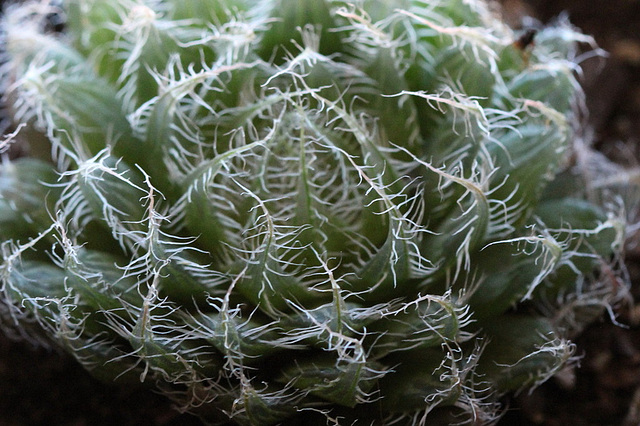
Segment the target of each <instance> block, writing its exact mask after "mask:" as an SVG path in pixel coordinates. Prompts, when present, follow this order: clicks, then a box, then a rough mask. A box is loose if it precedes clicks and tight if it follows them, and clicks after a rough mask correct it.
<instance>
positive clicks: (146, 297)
mask: <svg viewBox="0 0 640 426" xmlns="http://www.w3.org/2000/svg"><path fill="white" fill-rule="evenodd" d="M52 17H54V18H56V19H62V22H64V30H63V31H62V32H54V31H52V30H51V28H50V27H51V20H52ZM3 28H4V42H5V53H4V60H5V62H4V64H3V73H2V83H3V85H4V92H5V100H6V104H7V111H8V113H9V116H10V117H11V119H12V120H13V122H14V123H15V125H16V128H17V131H16V133H14V134H12V135H9V136H7V137H6V138H5V139H4V141H3V142H2V145H0V151H4V152H6V151H7V150H9V148H10V147H11V146H12V145H14V144H15V143H17V142H16V141H20V143H21V144H23V149H26V150H27V151H28V152H29V156H28V157H25V158H19V159H16V160H12V161H9V160H8V159H7V158H5V160H4V161H3V162H2V164H1V165H0V194H1V198H0V237H1V241H2V246H1V250H2V251H1V253H2V262H1V264H0V277H1V279H2V281H1V283H0V294H1V296H0V302H1V303H0V318H1V319H2V327H3V329H5V331H6V332H7V333H13V334H16V333H17V334H20V335H21V336H23V337H26V338H29V339H35V340H37V341H39V342H42V343H45V344H49V345H53V346H56V347H61V348H63V349H64V350H66V351H68V352H69V353H70V354H72V355H73V356H75V357H76V358H77V359H78V361H79V362H80V363H82V364H83V365H84V366H85V367H86V368H87V369H88V370H89V371H90V372H92V373H93V374H94V375H95V376H96V377H99V378H101V379H103V380H108V381H115V382H116V383H118V382H120V383H130V382H139V381H142V382H144V383H145V384H147V385H149V387H151V388H155V389H159V390H161V391H162V392H164V393H166V394H167V395H168V396H169V397H171V398H172V399H173V400H175V401H176V402H177V403H178V407H179V408H180V409H182V410H185V411H191V412H194V413H196V414H197V415H199V416H201V417H202V418H203V419H204V420H205V421H207V422H209V423H213V424H218V423H219V424H225V423H226V422H229V421H231V422H234V423H236V424H243V425H271V424H288V425H292V424H345V425H346V424H363V425H365V424H366V425H370V424H416V425H417V424H430V425H431V424H450V423H452V422H458V423H467V422H469V423H474V424H475V423H477V424H485V423H491V422H494V421H495V420H496V419H497V418H498V417H499V412H500V403H499V398H500V397H501V396H502V395H504V394H505V393H507V392H512V391H518V390H522V389H527V388H530V387H532V386H535V385H538V384H540V383H542V382H543V381H545V380H547V379H548V378H550V377H551V376H553V375H554V374H556V373H557V372H558V371H560V370H561V369H563V368H564V367H565V366H567V365H570V364H571V362H572V360H573V357H574V345H573V344H572V343H571V342H570V340H569V339H570V338H571V336H572V334H573V333H575V332H576V331H578V330H580V329H581V327H583V326H584V325H586V324H588V323H589V322H590V321H592V320H593V319H595V318H597V317H598V316H599V315H601V314H602V313H603V311H605V310H607V309H610V308H611V306H612V305H613V304H614V303H615V302H616V301H617V300H618V299H619V297H620V295H621V294H622V292H621V291H622V290H623V289H624V276H622V275H621V272H620V271H621V255H622V245H623V241H624V238H625V235H626V234H625V233H626V228H625V220H624V217H625V214H624V213H623V210H622V209H621V203H620V202H618V201H619V200H620V198H619V197H616V192H615V189H616V188H619V187H622V186H624V187H628V185H627V184H626V183H625V182H624V180H618V181H616V182H615V185H614V184H607V183H606V180H599V181H598V183H597V184H595V183H594V182H595V181H594V178H593V176H592V175H590V174H588V173H584V172H585V170H586V169H585V168H584V167H581V165H584V164H585V162H584V161H581V159H584V158H586V157H585V156H588V155H590V154H588V153H589V151H588V150H586V149H584V148H580V147H579V146H578V145H577V144H576V142H575V137H574V127H575V125H576V123H578V121H579V120H578V116H577V114H576V110H577V107H578V106H579V105H580V102H581V91H580V87H579V85H578V83H577V82H576V78H575V74H576V72H577V71H578V70H579V69H578V65H577V63H576V61H575V52H576V50H575V49H576V43H579V42H587V43H589V42H590V38H588V37H586V36H584V35H581V34H579V33H578V32H576V31H575V30H574V29H573V28H571V27H570V26H568V25H566V24H564V25H558V26H554V27H549V28H545V29H541V30H540V31H539V33H538V34H537V36H536V38H535V46H524V45H522V44H520V45H518V44H517V43H516V44H514V41H515V40H517V39H518V37H519V36H520V34H519V33H516V32H514V31H513V30H511V29H510V28H508V27H507V26H505V25H504V24H503V23H502V22H501V21H500V19H499V18H498V17H497V15H496V13H495V11H493V10H492V9H491V8H490V7H489V6H488V5H487V4H486V3H485V2H482V1H477V0H431V1H424V0H395V1H372V0H353V1H347V0H344V1H342V0H311V1H306V2H303V1H297V0H264V1H259V2H249V1H245V0H218V1H212V0H179V1H176V0H64V1H63V2H62V4H53V3H51V2H46V1H35V2H27V3H23V4H20V5H14V6H11V7H9V8H7V11H6V14H5V17H4V25H3ZM578 148H579V149H578ZM589 158H592V157H589ZM589 170H591V169H589ZM598 176H600V175H598Z"/></svg>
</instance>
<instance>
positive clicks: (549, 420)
mask: <svg viewBox="0 0 640 426" xmlns="http://www.w3.org/2000/svg"><path fill="white" fill-rule="evenodd" d="M502 3H504V7H505V9H504V10H505V17H506V18H507V19H508V20H509V21H510V22H511V23H512V24H513V25H514V26H520V25H522V20H521V16H522V15H523V14H526V15H530V16H534V17H536V18H537V19H539V21H540V22H541V23H547V22H549V21H551V20H553V19H555V17H557V16H558V15H559V14H560V13H562V12H566V13H567V14H568V15H569V18H570V20H571V22H572V23H573V24H575V25H576V26H578V27H579V28H581V29H582V30H583V31H584V32H585V33H588V34H592V35H594V37H595V39H596V41H597V42H598V44H599V45H600V47H602V48H604V49H605V50H607V51H608V52H609V57H608V58H607V60H606V61H602V60H598V61H597V62H594V61H591V62H590V63H585V64H584V65H585V66H584V69H585V75H584V78H583V84H584V87H585V90H586V93H587V103H588V107H589V111H590V115H589V123H590V126H591V128H592V129H593V139H594V141H593V143H594V145H595V146H596V147H597V148H598V149H599V150H601V151H602V152H603V153H605V154H606V155H608V156H609V157H611V158H612V159H615V160H616V161H618V162H621V163H623V164H628V165H636V164H639V163H640V160H638V159H639V158H640V1H639V0H608V1H601V0H530V1H525V0H503V1H502ZM527 24H528V23H527ZM638 246H640V245H638ZM627 262H628V267H629V272H630V276H631V294H632V295H633V296H634V298H635V300H636V301H637V300H640V247H636V246H634V245H629V247H628V250H627ZM633 305H634V304H633V303H631V304H628V305H625V306H621V307H619V309H618V310H617V312H616V313H617V316H618V318H617V322H619V323H621V324H624V327H621V326H619V325H615V324H612V321H611V320H610V319H609V318H608V317H604V318H603V319H602V321H600V322H598V323H597V324H594V325H592V326H591V327H590V328H588V329H587V330H586V331H585V332H584V333H583V334H582V335H581V336H580V337H579V338H578V339H577V340H576V343H577V345H578V354H579V355H581V356H582V359H581V362H580V366H579V368H576V369H574V370H569V371H567V372H566V374H565V375H564V376H563V377H562V378H558V379H553V380H551V381H549V382H547V383H545V384H544V385H542V386H540V387H539V388H537V389H536V390H534V391H533V392H531V393H524V394H521V395H518V396H514V397H510V398H508V399H506V400H505V402H506V403H507V404H509V409H508V410H507V412H506V413H505V415H504V417H503V419H502V420H501V422H500V425H502V426H508V425H522V426H526V425H548V426H555V425H564V426H573V425H575V426H578V425H580V426H582V425H585V426H586V425H593V426H596V425H624V426H632V425H640V315H639V314H640V310H638V309H637V308H634V306H633ZM45 424H46V425H60V426H63V425H69V426H84V425H94V426H101V425H105V426H106V425H113V424H119V425H150V426H172V425H185V426H190V425H194V426H195V425H199V424H200V422H199V421H198V420H197V419H196V418H194V417H192V416H189V415H187V414H179V413H178V412H176V411H175V410H173V409H172V408H171V406H170V404H169V403H168V402H167V401H166V400H165V399H164V398H163V397H161V396H159V395H155V394H153V393H150V392H148V391H142V390H141V389H135V388H125V389H123V388H115V387H110V386H106V385H104V384H103V383H100V382H98V381H96V380H94V379H93V378H92V377H91V376H90V375H88V374H87V373H86V372H85V371H84V370H82V369H81V368H80V367H79V366H78V365H77V364H76V362H75V361H73V360H71V359H69V358H68V357H67V356H65V355H62V354H59V353H57V352H53V351H47V350H45V349H42V348H36V347H32V346H30V345H29V344H27V343H24V342H14V341H11V340H8V339H6V338H5V337H1V336H0V426H23V425H25V426H28V425H45Z"/></svg>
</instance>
